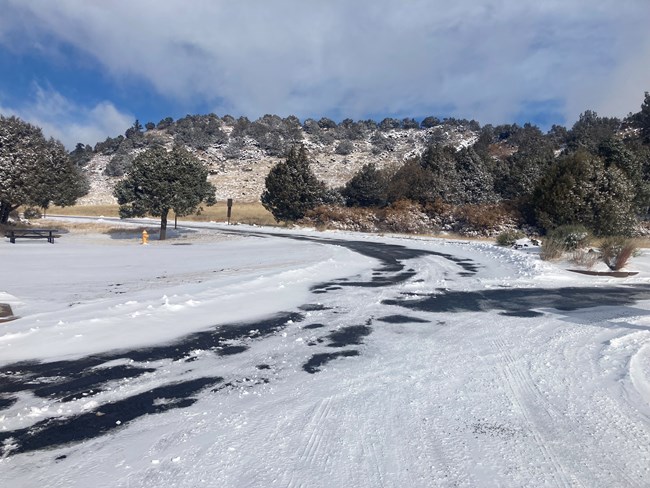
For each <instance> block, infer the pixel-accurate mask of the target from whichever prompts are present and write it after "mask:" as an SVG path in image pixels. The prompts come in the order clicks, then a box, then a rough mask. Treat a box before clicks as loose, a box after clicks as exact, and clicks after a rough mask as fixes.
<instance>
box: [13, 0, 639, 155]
mask: <svg viewBox="0 0 650 488" xmlns="http://www.w3.org/2000/svg"><path fill="white" fill-rule="evenodd" d="M0 12H2V16H1V17H0V73H2V75H0V113H2V114H3V115H9V114H15V115H18V116H20V117H21V118H23V119H25V120H29V121H30V122H32V123H35V124H37V125H39V126H41V127H42V128H43V130H44V132H45V133H46V134H48V135H51V136H53V137H56V138H58V139H60V140H62V141H63V142H64V143H65V144H66V145H67V146H68V147H73V146H74V144H75V143H76V142H79V141H80V142H84V143H89V144H95V143H96V142H98V141H99V140H103V139H105V138H106V137H107V136H109V135H110V136H114V135H117V134H120V133H123V132H124V131H125V130H126V128H127V127H129V126H130V125H131V124H132V123H133V121H134V119H136V118H137V119H139V120H140V122H141V123H145V122H147V121H152V122H158V121H159V120H160V119H162V118H164V117H167V116H171V117H174V118H175V119H176V118H180V117H183V116H184V115H186V114H195V113H209V112H215V113H217V114H219V115H224V114H226V113H229V114H231V115H233V116H235V117H237V116H240V115H246V116H248V117H249V118H251V119H255V118H257V117H260V116H262V115H264V114H266V113H274V114H278V115H281V116H287V115H291V114H293V115H297V116H298V117H299V118H300V119H301V120H304V119H305V118H307V117H321V116H327V117H330V118H333V119H335V120H341V119H343V118H346V117H350V118H353V119H366V118H374V119H381V118H383V117H385V116H392V117H400V118H402V117H414V118H417V119H420V118H422V117H425V116H427V115H435V116H438V117H446V116H453V117H459V118H468V119H476V120H478V121H479V122H481V123H482V124H487V123H492V124H499V123H511V122H519V123H523V122H526V121H531V122H533V123H536V124H538V125H540V126H542V127H543V128H548V127H549V126H550V125H552V124H554V123H557V124H563V125H568V126H570V125H572V124H573V122H574V121H575V120H576V119H577V117H578V115H579V114H580V113H581V112H583V111H584V110H587V109H590V110H595V111H597V112H598V113H599V114H601V115H608V116H619V117H622V116H625V115H627V113H629V112H636V111H638V110H639V107H640V105H641V102H642V100H643V93H644V92H645V91H650V62H649V61H650V34H649V30H648V28H647V24H648V19H650V1H648V0H563V1H557V0H545V1H543V2H541V1H539V0H536V1H531V0H455V1H453V2H452V1H447V0H402V1H397V0H355V1H350V0H328V1H323V0H319V1H316V0H247V1H231V0H193V1H188V0H185V1H183V0H140V1H137V0H128V1H127V0H111V1H100V0H57V1H56V2H53V1H51V0H0Z"/></svg>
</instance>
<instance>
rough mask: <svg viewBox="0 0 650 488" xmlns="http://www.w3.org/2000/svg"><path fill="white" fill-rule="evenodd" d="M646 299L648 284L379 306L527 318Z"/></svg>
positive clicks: (454, 296) (450, 294)
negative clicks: (543, 312)
mask: <svg viewBox="0 0 650 488" xmlns="http://www.w3.org/2000/svg"><path fill="white" fill-rule="evenodd" d="M648 299H650V285H629V286H618V287H616V288H598V287H585V288H579V287H568V288H556V289H544V288H515V289H505V288H502V289H498V290H496V289H495V290H481V291H449V290H445V291H440V292H438V293H434V294H431V295H430V296H428V297H424V298H420V299H408V300H384V301H383V302H382V303H384V304H386V305H397V306H400V307H404V308H407V309H410V310H418V311H422V312H434V313H446V312H451V313H454V312H485V311H491V310H502V311H504V312H505V313H507V314H511V315H513V316H517V317H521V316H523V317H530V316H532V315H531V313H539V312H537V311H536V310H535V309H542V308H551V309H557V310H561V311H572V310H579V309H585V308H593V307H599V306H624V305H632V304H634V303H636V302H637V301H639V300H648ZM522 314H525V315H522Z"/></svg>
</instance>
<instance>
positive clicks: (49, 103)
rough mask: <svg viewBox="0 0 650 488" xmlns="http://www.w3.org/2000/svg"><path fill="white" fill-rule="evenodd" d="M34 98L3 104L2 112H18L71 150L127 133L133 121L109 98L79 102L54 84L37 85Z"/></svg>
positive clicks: (7, 113) (0, 109)
mask: <svg viewBox="0 0 650 488" xmlns="http://www.w3.org/2000/svg"><path fill="white" fill-rule="evenodd" d="M33 94H34V98H33V99H32V100H29V101H26V102H25V103H23V104H21V105H19V106H0V113H2V114H3V115H5V116H6V115H15V116H17V117H20V118H21V119H23V120H25V121H27V122H30V123H32V124H34V125H37V126H38V127H40V128H41V129H43V134H45V135H46V136H47V137H53V138H55V139H58V140H59V141H61V142H62V143H63V144H64V145H65V146H66V147H67V148H68V149H73V148H74V146H75V145H76V143H78V142H82V143H84V144H91V145H92V144H95V143H96V142H98V141H102V140H104V139H106V137H108V136H115V134H120V133H124V131H125V130H126V129H127V128H128V127H129V126H131V125H132V124H133V121H134V117H133V115H131V114H126V113H122V112H120V111H119V110H118V109H117V108H115V106H114V105H113V104H112V103H110V102H107V101H104V102H101V103H98V104H97V105H95V106H94V107H84V106H82V105H79V104H76V103H74V102H72V101H70V100H68V99H66V98H65V97H63V96H62V95H61V94H60V93H58V92H57V91H55V90H54V89H52V88H51V87H47V88H43V87H41V86H39V85H37V84H35V85H34V90H33Z"/></svg>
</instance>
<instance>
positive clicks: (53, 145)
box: [0, 116, 88, 224]
mask: <svg viewBox="0 0 650 488" xmlns="http://www.w3.org/2000/svg"><path fill="white" fill-rule="evenodd" d="M87 191H88V185H87V182H86V180H85V178H83V177H82V176H81V174H80V173H79V172H78V170H77V169H76V168H75V166H74V164H73V163H72V161H71V160H70V157H69V155H68V152H67V151H66V150H65V148H64V147H63V144H61V143H60V142H59V141H56V140H54V139H49V140H47V139H45V137H44V136H43V133H42V132H41V129H39V128H38V127H36V126H33V125H31V124H28V123H27V122H24V121H22V120H20V119H19V118H17V117H7V118H6V117H3V116H0V224H4V223H6V222H7V220H8V219H9V213H10V212H12V211H13V210H15V209H17V208H18V207H20V206H22V205H30V206H38V207H42V208H47V207H48V206H49V205H50V204H51V203H53V204H55V205H61V206H68V205H73V204H74V203H75V201H76V200H77V198H79V197H81V196H83V195H85V194H86V193H87Z"/></svg>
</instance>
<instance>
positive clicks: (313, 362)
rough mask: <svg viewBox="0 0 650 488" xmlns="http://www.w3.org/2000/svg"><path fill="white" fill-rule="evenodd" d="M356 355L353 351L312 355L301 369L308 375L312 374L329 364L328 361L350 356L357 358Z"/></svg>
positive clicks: (357, 352) (356, 352)
mask: <svg viewBox="0 0 650 488" xmlns="http://www.w3.org/2000/svg"><path fill="white" fill-rule="evenodd" d="M358 355H359V351H355V350H349V351H338V352H330V353H322V354H314V355H313V356H312V357H311V359H310V360H309V361H307V362H306V363H305V364H303V366H302V369H304V370H305V371H306V372H307V373H309V374H314V373H317V372H319V371H320V368H321V366H323V365H325V364H327V363H329V362H330V361H332V360H334V359H336V358H341V357H351V356H358Z"/></svg>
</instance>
